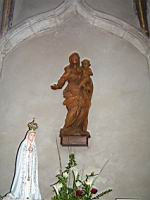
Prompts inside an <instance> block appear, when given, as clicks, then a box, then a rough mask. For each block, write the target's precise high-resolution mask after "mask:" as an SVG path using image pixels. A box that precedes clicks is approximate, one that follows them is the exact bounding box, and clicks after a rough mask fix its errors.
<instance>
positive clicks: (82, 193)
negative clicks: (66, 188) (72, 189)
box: [76, 190, 84, 198]
mask: <svg viewBox="0 0 150 200" xmlns="http://www.w3.org/2000/svg"><path fill="white" fill-rule="evenodd" d="M76 196H77V197H80V198H81V197H83V196H84V191H83V190H77V191H76Z"/></svg>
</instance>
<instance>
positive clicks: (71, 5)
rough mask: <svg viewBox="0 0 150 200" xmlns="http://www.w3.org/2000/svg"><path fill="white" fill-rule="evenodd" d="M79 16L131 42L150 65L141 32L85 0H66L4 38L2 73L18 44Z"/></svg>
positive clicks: (0, 44)
mask: <svg viewBox="0 0 150 200" xmlns="http://www.w3.org/2000/svg"><path fill="white" fill-rule="evenodd" d="M76 14H79V15H81V16H82V17H83V18H85V20H86V21H88V22H89V23H90V24H91V25H93V26H96V27H99V28H100V29H102V30H105V31H107V32H109V33H112V34H115V35H117V36H118V37H121V38H123V39H124V40H126V41H128V42H129V43H131V44H132V45H133V46H135V47H136V48H137V49H138V50H139V51H140V52H141V53H142V54H143V55H144V56H145V57H146V58H147V60H148V63H149V64H150V41H149V39H148V38H147V37H146V36H145V35H143V34H142V33H141V32H140V31H138V30H137V29H136V28H134V27H132V26H131V25H129V24H127V23H126V22H124V21H122V20H120V19H118V18H116V17H113V16H111V15H108V14H106V13H103V12H99V11H96V10H94V9H93V8H91V7H89V5H88V4H87V3H86V1H85V0H65V1H64V2H63V3H62V4H61V5H60V6H59V7H58V8H56V9H55V10H52V11H49V12H46V13H42V14H40V15H37V16H34V17H32V18H29V19H27V20H25V21H24V22H23V23H21V24H19V25H18V26H16V27H14V28H13V29H11V30H10V31H9V32H8V33H7V34H6V35H5V36H4V37H3V38H2V39H1V41H0V73H1V74H2V66H3V59H4V58H5V56H7V54H8V53H9V52H10V51H11V50H12V49H14V48H15V47H16V46H17V45H18V44H20V43H21V42H22V41H24V40H25V39H29V38H32V37H36V36H38V35H41V34H42V33H43V32H45V31H50V30H54V29H55V27H57V26H59V25H60V24H62V23H64V22H65V21H66V20H67V19H68V18H70V17H73V16H74V15H76Z"/></svg>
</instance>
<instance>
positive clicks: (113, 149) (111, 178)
mask: <svg viewBox="0 0 150 200" xmlns="http://www.w3.org/2000/svg"><path fill="white" fill-rule="evenodd" d="M74 51H77V52H79V54H80V57H81V60H82V59H84V58H89V59H90V60H91V64H92V70H93V73H94V76H93V82H94V94H93V99H92V106H91V111H90V116H89V126H88V129H89V131H90V133H91V136H92V137H91V139H90V143H89V147H88V148H86V147H85V148H83V147H82V148H76V147H72V148H71V149H70V151H72V152H74V153H75V154H76V158H77V162H78V163H79V168H80V169H84V171H85V173H86V172H91V171H99V170H100V169H101V168H102V166H103V164H104V163H105V162H106V161H107V160H109V162H108V164H107V165H106V167H105V169H104V170H103V172H102V174H101V175H100V177H99V179H98V180H97V184H96V186H97V187H98V188H99V189H100V190H104V189H106V188H112V189H113V192H112V193H110V194H109V195H107V196H106V197H105V198H103V199H105V200H112V199H115V198H117V197H122V198H125V197H126V198H136V197H137V198H141V199H147V200H148V199H149V196H150V191H149V185H150V171H149V169H150V161H149V154H150V148H149V146H150V135H149V132H150V124H149V119H150V106H149V102H150V80H149V74H148V66H147V61H146V59H145V57H144V56H143V55H142V54H141V53H140V52H139V51H138V50H137V49H136V48H135V47H133V46H132V45H131V44H129V43H128V42H127V41H125V40H123V39H121V38H119V37H117V36H115V35H113V34H109V33H107V32H105V31H103V30H101V29H99V28H96V27H93V26H91V25H90V24H88V23H87V22H85V21H84V19H83V18H82V17H80V16H78V15H77V16H75V17H72V18H70V19H69V20H68V21H66V22H65V23H64V24H61V25H60V26H58V27H56V28H55V29H53V30H52V31H49V32H47V33H45V34H43V35H41V36H40V37H35V38H32V39H31V40H27V41H24V42H23V43H22V44H21V45H19V46H18V47H17V48H16V49H14V50H13V51H12V52H11V53H9V55H8V56H7V57H6V58H5V61H4V67H3V76H2V79H1V81H0V94H1V98H0V160H1V162H0V177H1V178H0V194H5V193H6V192H8V191H9V188H10V185H11V181H12V178H13V172H14V166H15V154H16V151H17V148H18V146H19V143H20V142H21V140H22V139H23V138H24V135H25V132H26V130H27V126H26V124H27V122H28V121H30V120H32V118H33V117H35V118H36V120H37V122H38V124H39V129H38V135H37V141H36V143H37V149H38V156H39V181H40V188H41V192H42V195H43V197H44V199H50V197H51V196H52V190H51V189H50V187H49V185H50V184H51V183H53V182H54V181H55V174H56V173H57V172H58V171H59V163H58V156H57V148H56V142H55V141H56V137H57V138H58V141H59V136H58V135H59V130H60V128H61V127H62V126H63V123H64V119H65V115H66V108H65V107H64V106H63V105H62V102H63V97H62V91H61V90H60V91H52V90H50V84H52V83H55V82H56V81H57V80H58V78H59V77H60V75H61V74H62V73H63V68H64V66H66V65H67V64H68V57H69V55H70V54H71V53H72V52H74ZM60 152H61V156H62V162H63V166H65V163H66V162H67V157H68V148H64V147H61V146H60Z"/></svg>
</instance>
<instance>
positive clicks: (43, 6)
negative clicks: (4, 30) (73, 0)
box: [13, 0, 64, 25]
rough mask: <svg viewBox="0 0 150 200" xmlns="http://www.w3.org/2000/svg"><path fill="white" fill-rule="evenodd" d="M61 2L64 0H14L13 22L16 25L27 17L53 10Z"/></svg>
mask: <svg viewBox="0 0 150 200" xmlns="http://www.w3.org/2000/svg"><path fill="white" fill-rule="evenodd" d="M63 2H64V0H42V1H41V0H16V3H15V9H14V19H13V24H14V25H16V24H18V23H20V22H22V21H23V20H25V19H27V18H29V17H32V16H35V15H37V14H40V13H43V12H47V11H50V10H54V9H55V8H57V7H58V6H59V5H60V4H62V3H63Z"/></svg>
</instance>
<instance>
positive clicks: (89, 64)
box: [81, 59, 91, 68]
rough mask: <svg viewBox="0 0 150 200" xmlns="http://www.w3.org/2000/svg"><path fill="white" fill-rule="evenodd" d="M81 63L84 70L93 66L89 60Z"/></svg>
mask: <svg viewBox="0 0 150 200" xmlns="http://www.w3.org/2000/svg"><path fill="white" fill-rule="evenodd" d="M81 63H82V67H83V68H89V67H90V66H91V63H90V61H89V60H88V59H84V60H83V61H82V62H81Z"/></svg>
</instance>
